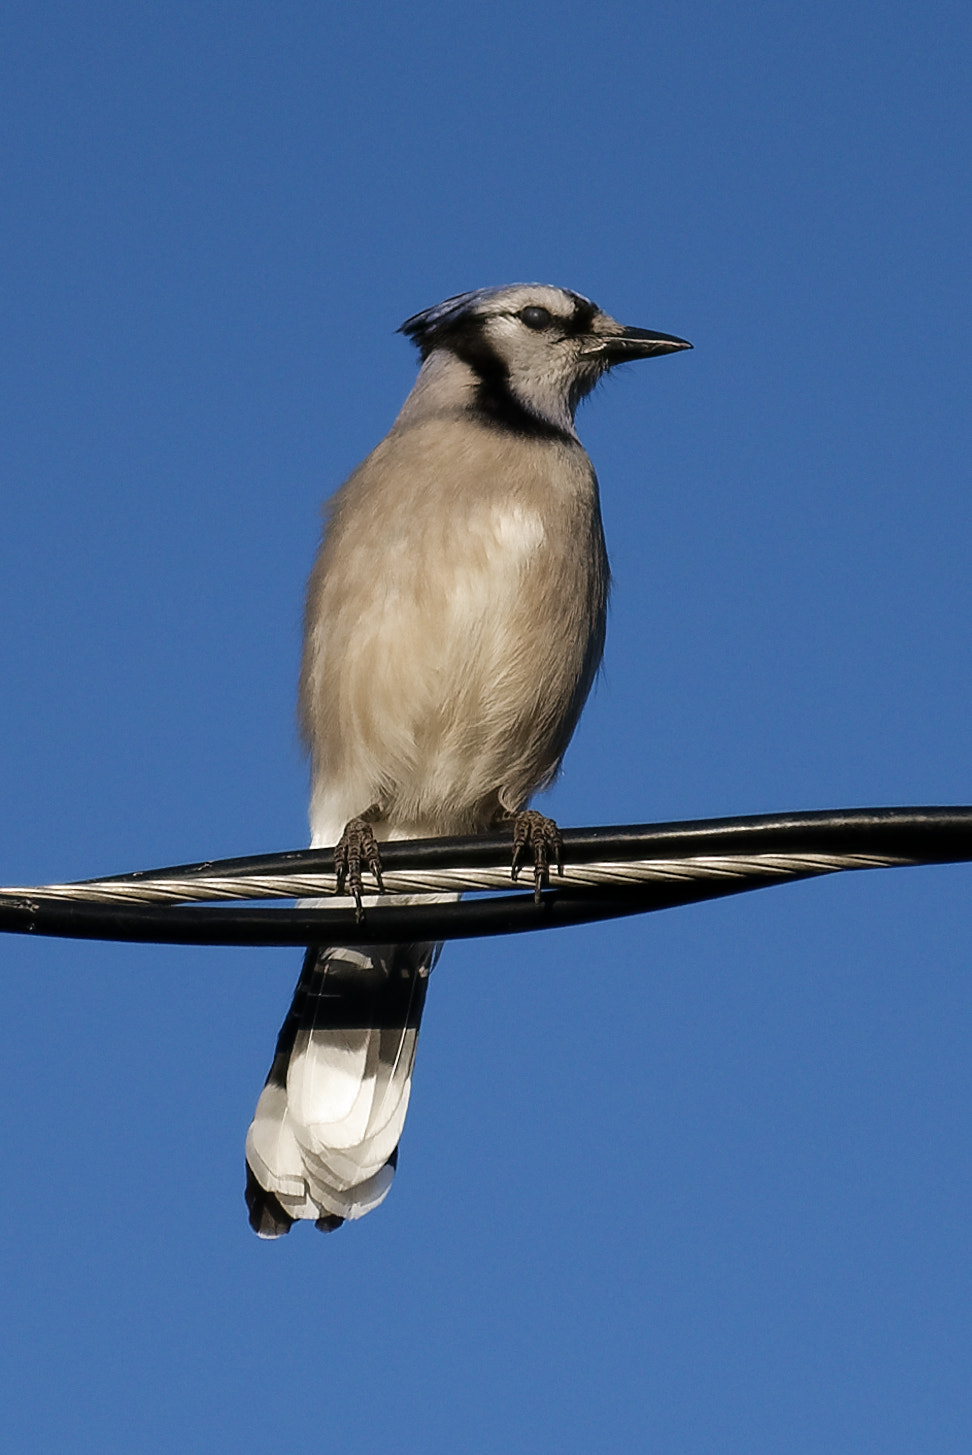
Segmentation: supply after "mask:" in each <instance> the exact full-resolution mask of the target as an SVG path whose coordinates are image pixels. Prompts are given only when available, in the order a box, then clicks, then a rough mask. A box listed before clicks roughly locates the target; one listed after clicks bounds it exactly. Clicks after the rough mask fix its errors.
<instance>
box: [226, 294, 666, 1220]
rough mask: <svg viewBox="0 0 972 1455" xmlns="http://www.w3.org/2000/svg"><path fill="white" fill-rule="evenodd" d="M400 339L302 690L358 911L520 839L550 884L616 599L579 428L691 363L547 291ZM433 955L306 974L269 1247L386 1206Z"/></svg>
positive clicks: (317, 585) (326, 814)
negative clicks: (483, 848)
mask: <svg viewBox="0 0 972 1455" xmlns="http://www.w3.org/2000/svg"><path fill="white" fill-rule="evenodd" d="M399 332H401V333H403V334H404V335H405V337H406V338H407V339H409V340H411V342H412V343H414V344H415V345H416V346H417V348H418V351H419V355H420V359H421V366H420V369H419V373H418V377H417V379H416V382H415V385H414V387H413V388H412V390H411V392H410V394H409V395H408V397H407V398H406V400H405V403H404V405H403V407H402V409H401V412H400V413H399V415H398V417H397V419H396V420H395V421H394V423H393V425H392V427H391V429H390V430H389V432H388V434H387V435H386V436H385V438H384V439H383V440H382V441H381V442H380V444H378V445H377V447H376V448H375V449H374V450H373V451H372V452H371V454H369V455H368V456H367V458H366V459H365V460H364V461H363V463H362V464H361V465H359V466H358V468H357V469H356V470H354V472H353V473H352V474H351V476H350V477H349V478H348V480H347V481H346V482H345V483H344V484H343V485H342V486H341V487H340V489H339V490H338V491H337V493H336V494H335V495H334V496H333V497H332V498H331V500H330V501H329V502H328V504H327V506H326V508H325V528H324V533H323V538H322V542H321V546H320V550H319V553H318V555H317V558H316V561H315V564H314V567H313V570H312V573H311V576H310V580H309V583H308V589H307V599H306V609H305V616H304V640H303V654H302V661H301V671H300V686H299V705H298V716H299V722H300V728H301V734H302V737H303V740H304V743H305V745H306V747H307V749H308V752H309V756H310V770H311V797H310V811H309V818H310V828H311V844H312V847H330V846H332V845H336V846H337V848H336V851H335V853H336V857H335V863H336V867H337V870H338V879H339V886H340V885H341V884H342V883H346V886H347V887H348V888H350V889H351V891H352V892H353V893H354V895H355V898H356V900H357V903H358V905H359V909H360V907H361V904H362V900H361V891H362V878H361V874H362V869H363V867H364V865H365V864H370V866H371V867H372V868H373V869H374V870H376V871H377V872H378V873H379V874H380V844H381V843H382V842H387V841H389V840H393V839H410V838H430V837H436V836H443V835H460V834H475V833H483V832H487V831H496V829H497V828H498V827H499V826H501V825H503V824H513V825H514V834H515V839H516V848H515V851H514V870H515V867H516V863H517V860H518V859H519V858H520V857H521V855H522V854H523V853H524V852H526V853H527V855H530V854H532V856H533V858H534V861H535V879H536V885H537V890H538V892H539V889H540V887H541V885H542V883H543V882H545V878H546V871H547V864H548V860H549V859H550V858H551V857H555V856H556V854H557V848H558V840H559V835H558V833H557V830H556V825H554V824H553V821H552V820H550V819H547V818H545V817H544V816H542V815H541V814H539V813H538V812H537V811H536V810H533V809H530V808H528V806H527V805H528V803H529V801H530V799H531V798H532V796H533V795H534V794H535V793H537V792H539V791H540V790H542V789H544V788H546V787H548V786H549V785H550V784H551V783H552V781H553V780H554V778H555V777H556V775H557V772H558V770H559V768H560V764H561V760H562V758H563V756H564V753H565V751H566V749H567V745H568V743H569V741H570V738H571V735H572V734H573V731H574V728H575V726H576V724H577V720H578V718H579V716H580V712H581V709H582V707H583V705H584V702H585V699H586V698H587V695H588V693H589V691H590V688H591V685H592V683H593V681H594V678H595V675H596V673H597V671H598V667H599V665H600V661H601V655H602V651H603V647H604V636H605V623H606V613H607V598H608V587H609V568H608V558H607V553H606V549H605V543H604V534H603V530H602V525H601V513H600V504H599V495H598V483H597V477H596V475H595V473H594V468H593V466H592V464H591V461H590V459H589V458H588V456H587V454H586V452H585V451H584V448H583V446H582V445H581V443H580V440H579V439H578V436H577V431H576V428H575V424H574V416H575V411H576V409H577V406H578V404H579V403H580V401H581V400H582V399H583V398H584V397H585V396H586V395H587V394H589V393H590V391H591V390H592V389H593V388H594V386H595V385H596V384H597V383H598V381H599V380H600V379H601V378H602V376H603V375H605V374H606V373H607V371H608V370H609V369H611V368H613V367H614V366H615V365H617V364H622V363H627V362H629V361H631V360H635V359H644V358H650V357H652V356H654V355H660V354H668V353H674V352H677V351H679V350H683V349H689V348H691V347H692V345H691V344H689V343H688V342H686V340H684V339H680V338H676V337H674V336H673V335H670V334H664V333H657V332H654V331H652V330H648V329H642V328H631V327H626V326H624V325H622V324H620V323H618V322H617V321H616V320H615V319H614V318H612V317H611V316H610V315H609V314H607V313H605V312H603V311H602V310H601V309H600V308H599V307H598V306H597V305H596V304H595V303H592V302H591V301H590V300H589V299H588V298H585V297H583V296H582V295H581V294H579V293H575V292H571V291H570V290H568V289H565V288H558V287H554V286H552V285H549V284H512V285H506V286H503V287H492V288H481V289H477V290H475V291H472V292H467V293H460V294H458V295H456V296H454V297H451V298H447V299H446V300H445V301H444V302H442V303H439V304H437V305H436V306H435V307H432V308H428V309H426V310H425V311H424V312H421V313H416V314H415V315H414V316H413V317H411V318H409V319H407V320H406V322H405V323H403V324H402V326H401V329H400V330H399ZM369 902H372V901H369ZM399 902H401V901H399ZM364 913H365V915H366V914H367V910H364ZM440 948H441V947H440V946H439V945H436V944H431V943H429V944H405V945H402V944H397V945H373V946H362V945H358V946H356V947H354V948H350V947H343V948H342V947H341V946H340V945H333V946H332V945H327V944H321V945H314V946H311V947H310V948H309V949H308V950H307V952H306V954H305V957H304V963H303V968H302V970H301V974H300V978H299V980H298V983H297V987H296V990H295V992H294V998H293V1003H292V1005H291V1007H290V1010H289V1012H288V1014H287V1017H286V1019H285V1021H284V1024H283V1026H282V1028H281V1031H280V1034H279V1037H278V1040H277V1045H276V1051H275V1054H274V1058H273V1062H272V1065H271V1068H270V1072H269V1075H268V1077H267V1081H266V1084H265V1086H264V1089H263V1091H262V1093H261V1095H260V1098H259V1101H258V1103H257V1107H256V1111H255V1113H254V1117H253V1121H252V1123H251V1125H250V1128H249V1131H248V1133H247V1139H246V1161H247V1180H246V1202H247V1206H248V1209H249V1220H250V1225H251V1226H252V1228H253V1229H254V1231H255V1232H256V1233H258V1234H259V1235H260V1236H261V1237H264V1238H275V1237H279V1236H280V1235H281V1234H284V1233H287V1232H289V1231H290V1229H291V1227H292V1226H293V1224H294V1223H295V1222H298V1221H301V1220H309V1221H313V1222H314V1223H315V1225H316V1226H317V1228H318V1229H320V1230H321V1231H322V1232H332V1231H334V1230H335V1229H336V1228H338V1227H340V1225H341V1224H342V1223H343V1222H344V1221H346V1220H349V1219H350V1220H354V1219H357V1218H360V1217H362V1216H363V1215H364V1214H366V1213H368V1212H370V1211H371V1210H372V1209H373V1208H375V1207H377V1206H378V1204H379V1203H381V1202H382V1201H383V1200H384V1198H385V1197H386V1196H387V1193H388V1190H389V1188H390V1186H391V1183H392V1179H393V1176H394V1173H395V1167H396V1164H397V1160H398V1143H399V1139H400V1137H401V1133H402V1128H403V1125H404V1121H405V1113H406V1110H407V1107H408V1101H409V1094H410V1090H411V1081H412V1070H413V1065H414V1059H415V1049H416V1041H417V1037H418V1031H419V1023H420V1020H421V1015H422V1009H423V1006H424V1003H425V997H426V991H427V988H428V981H429V974H430V972H431V970H432V968H433V965H434V964H435V962H436V959H437V957H438V953H439V949H440Z"/></svg>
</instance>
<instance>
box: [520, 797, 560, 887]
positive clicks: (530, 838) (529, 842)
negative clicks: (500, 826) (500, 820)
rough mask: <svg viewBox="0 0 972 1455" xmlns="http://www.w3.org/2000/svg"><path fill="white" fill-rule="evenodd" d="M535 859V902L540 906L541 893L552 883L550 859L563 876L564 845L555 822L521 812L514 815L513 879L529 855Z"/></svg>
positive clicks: (527, 810) (531, 812) (526, 810)
mask: <svg viewBox="0 0 972 1455" xmlns="http://www.w3.org/2000/svg"><path fill="white" fill-rule="evenodd" d="M528 853H529V854H531V855H532V857H533V899H534V902H535V903H536V904H539V903H540V891H541V889H545V888H546V887H547V885H548V884H549V883H550V863H551V859H552V860H553V862H554V863H555V864H556V866H557V873H558V874H563V872H564V841H563V839H562V838H561V837H560V830H559V829H558V827H557V825H556V824H555V823H554V821H553V819H552V818H545V817H544V815H543V814H542V813H537V811H536V809H535V808H521V809H520V811H519V813H516V814H514V815H513V867H512V878H513V879H514V881H515V880H517V879H519V877H520V869H521V867H522V865H523V861H524V860H525V859H526V857H527V854H528Z"/></svg>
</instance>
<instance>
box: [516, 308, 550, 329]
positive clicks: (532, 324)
mask: <svg viewBox="0 0 972 1455" xmlns="http://www.w3.org/2000/svg"><path fill="white" fill-rule="evenodd" d="M520 318H521V320H522V321H523V322H524V323H525V324H526V326H527V328H537V329H540V328H549V327H550V324H551V322H552V320H551V317H550V314H549V313H548V312H547V310H546V309H545V308H521V309H520Z"/></svg>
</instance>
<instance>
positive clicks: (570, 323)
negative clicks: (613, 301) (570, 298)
mask: <svg viewBox="0 0 972 1455" xmlns="http://www.w3.org/2000/svg"><path fill="white" fill-rule="evenodd" d="M600 311H601V310H600V309H599V308H598V306H597V304H596V303H589V302H588V301H587V299H586V298H575V299H574V312H573V314H572V316H571V317H570V319H568V320H567V321H566V323H565V325H564V332H565V333H566V334H567V336H568V337H569V338H576V337H577V335H578V334H582V333H590V331H591V328H592V326H593V323H594V320H595V318H596V317H597V315H598V314H599V313H600Z"/></svg>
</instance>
